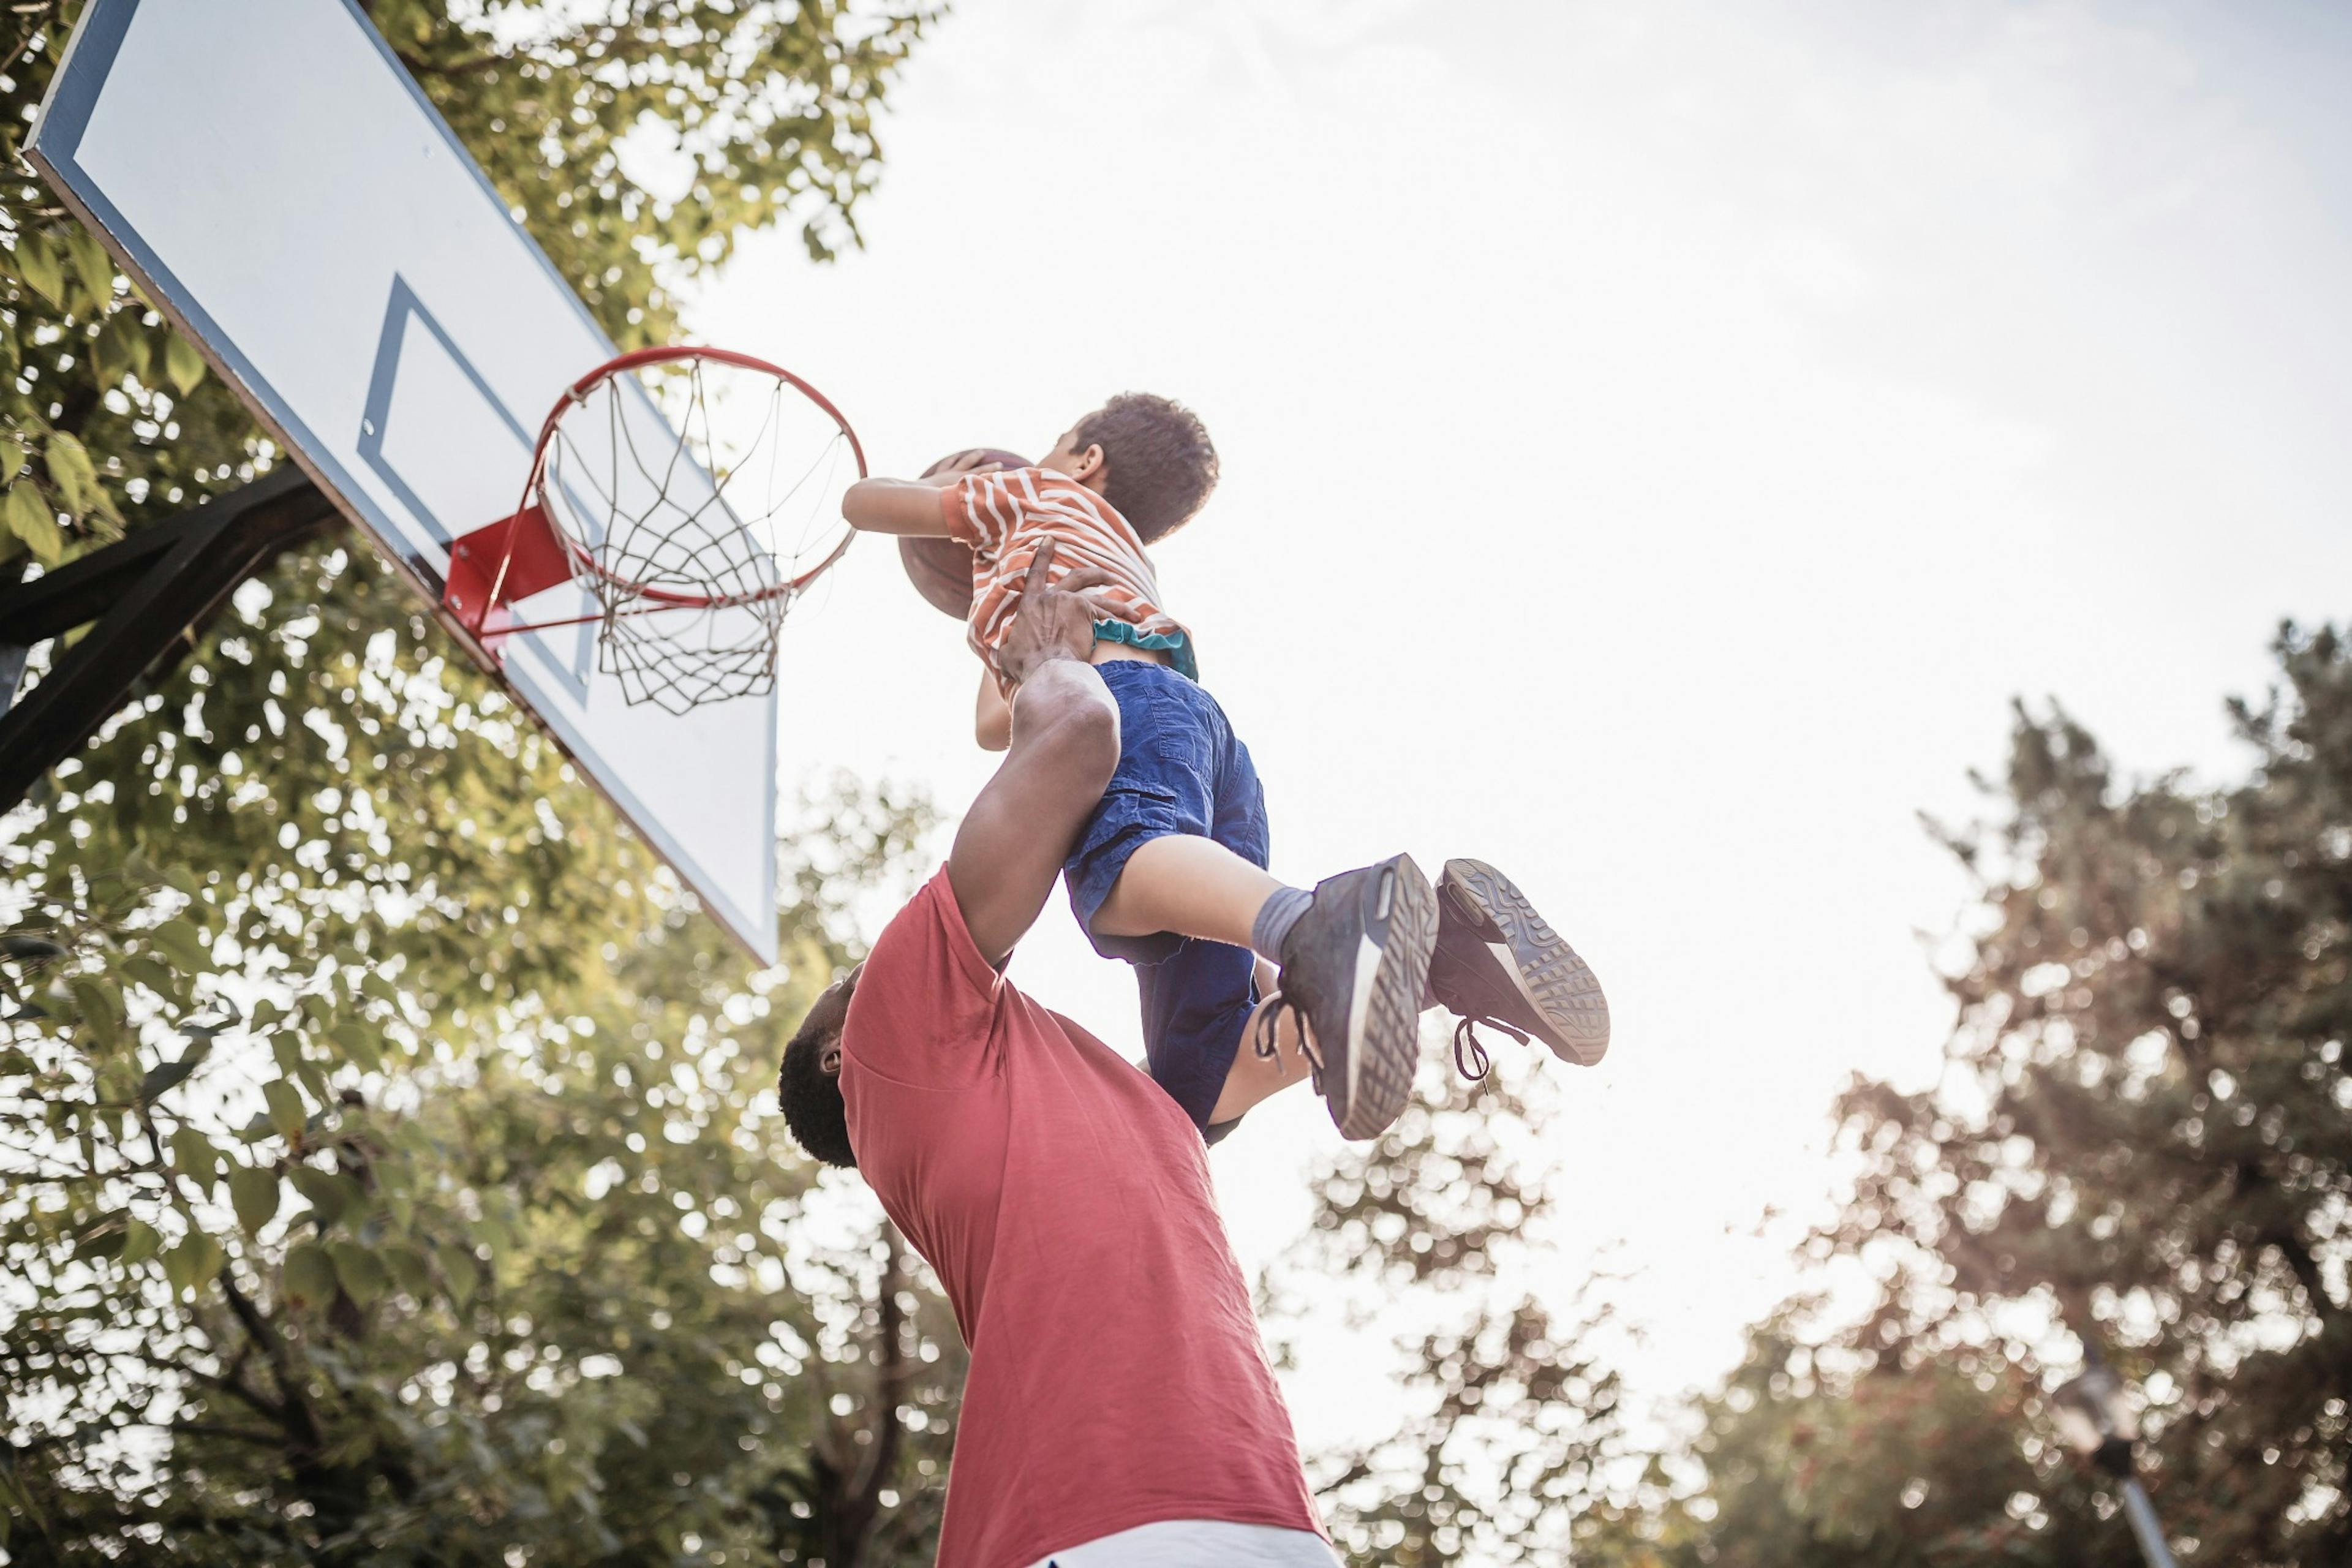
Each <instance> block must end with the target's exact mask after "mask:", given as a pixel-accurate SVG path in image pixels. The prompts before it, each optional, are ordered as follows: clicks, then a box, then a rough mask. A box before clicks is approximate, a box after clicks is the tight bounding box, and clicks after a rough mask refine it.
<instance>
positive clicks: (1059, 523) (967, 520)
mask: <svg viewBox="0 0 2352 1568" xmlns="http://www.w3.org/2000/svg"><path fill="white" fill-rule="evenodd" d="M940 514H941V517H942V518H943V520H944V521H946V523H947V529H948V532H950V534H952V535H954V536H955V537H956V538H958V539H960V540H961V541H963V542H965V543H966V544H969V545H971V619H970V620H969V621H968V622H966V623H965V627H964V630H965V636H966V638H967V640H969V641H970V642H971V648H972V651H973V652H974V653H977V654H978V655H980V657H981V659H982V662H983V663H985V664H986V665H987V666H988V667H989V668H991V669H994V668H996V657H995V656H996V650H997V649H999V648H1001V647H1003V646H1004V639H1005V637H1006V636H1007V635H1008V634H1009V633H1010V632H1011V631H1012V629H1013V616H1015V615H1017V614H1019V613H1020V609H1021V584H1022V579H1023V578H1024V577H1025V576H1027V575H1028V573H1029V563H1030V562H1031V561H1033V560H1034V559H1035V557H1036V554H1037V546H1038V545H1039V544H1041V543H1043V542H1045V541H1046V540H1047V539H1051V540H1053V541H1054V542H1055V543H1054V564H1053V566H1052V567H1051V569H1050V572H1051V575H1050V576H1049V578H1048V581H1050V582H1056V583H1058V582H1060V581H1061V580H1062V579H1063V578H1064V577H1066V576H1067V575H1068V574H1071V573H1072V572H1075V571H1076V570H1078V569H1079V568H1080V567H1082V566H1098V567H1100V568H1102V569H1103V570H1104V571H1105V572H1108V574H1110V577H1111V581H1110V582H1109V583H1108V584H1105V585H1104V586H1102V587H1100V588H1097V589H1094V590H1091V591H1090V593H1089V594H1088V597H1089V598H1090V599H1091V600H1092V602H1093V604H1094V605H1095V607H1096V608H1097V610H1098V611H1100V612H1102V614H1100V615H1097V616H1096V618H1095V640H1097V642H1103V641H1117V642H1129V643H1136V644H1137V646H1139V647H1167V648H1169V650H1170V652H1169V658H1171V661H1172V662H1173V663H1174V665H1175V667H1176V668H1177V670H1178V671H1179V672H1180V673H1181V674H1184V675H1187V676H1192V678H1193V679H1199V676H1198V673H1197V672H1196V670H1195V669H1194V668H1193V663H1192V637H1190V635H1188V634H1187V633H1186V632H1185V630H1184V627H1183V626H1182V625H1181V623H1179V622H1178V621H1177V620H1176V618H1175V617H1174V616H1171V615H1169V614H1168V612H1167V611H1165V610H1163V609H1161V608H1160V579H1159V578H1158V577H1157V576H1156V575H1155V574H1153V572H1152V570H1151V557H1150V556H1149V555H1146V554H1145V553H1144V552H1143V541H1142V540H1141V539H1139V538H1138V537H1137V536H1136V532H1135V529H1134V527H1133V526H1132V525H1131V524H1129V521H1127V519H1125V518H1123V517H1121V516H1119V514H1118V509H1117V508H1116V507H1114V506H1112V505H1111V504H1110V503H1109V502H1108V501H1107V500H1103V498H1102V497H1100V496H1098V495H1097V494H1095V492H1094V491H1092V490H1090V489H1087V487H1086V486H1084V485H1082V484H1080V483H1078V482H1077V481H1076V479H1070V478H1068V477H1067V476H1066V475H1063V474H1057V473H1055V471H1054V470H1053V469H1051V468H1013V469H1010V470H1007V471H1003V472H998V473H993V474H967V475H965V476H964V477H963V478H962V479H959V480H957V481H956V482H955V483H954V484H952V485H950V486H949V487H948V488H947V489H943V490H941V491H940ZM1112 626H1118V627H1124V628H1125V630H1124V631H1118V630H1107V629H1106V628H1108V627H1112ZM1139 637H1141V638H1143V639H1149V640H1142V641H1139Z"/></svg>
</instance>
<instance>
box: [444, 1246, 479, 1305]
mask: <svg viewBox="0 0 2352 1568" xmlns="http://www.w3.org/2000/svg"><path fill="white" fill-rule="evenodd" d="M433 1258H434V1261H436V1262H437V1263H438V1264H440V1265H441V1278H442V1279H446V1280H447V1281H448V1282H449V1299H450V1300H453V1301H456V1302H457V1303H458V1304H459V1305H461V1306H462V1305H464V1304H465V1303H466V1302H467V1301H470V1300H473V1299H474V1287H475V1286H477V1285H478V1284H480V1283H481V1279H482V1266H481V1264H480V1263H479V1262H478V1261H477V1260H476V1258H475V1257H474V1255H473V1254H472V1253H470V1252H468V1251H467V1250H466V1249H465V1248H464V1247H436V1249H435V1250H434V1254H433Z"/></svg>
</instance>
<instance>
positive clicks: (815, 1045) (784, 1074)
mask: <svg viewBox="0 0 2352 1568" xmlns="http://www.w3.org/2000/svg"><path fill="white" fill-rule="evenodd" d="M864 969H865V965H864V964H860V965H858V967H857V968H856V969H853V970H851V971H850V972H849V973H848V974H847V975H846V976H845V977H844V978H843V979H840V980H836V981H835V982H834V983H833V984H831V985H828V986H826V987H825V988H824V994H822V995H820V996H819V997H818V998H817V999H816V1000H815V1001H814V1003H812V1004H810V1005H809V1010H808V1013H807V1016H804V1017H803V1018H802V1019H801V1026H800V1027H799V1028H798V1029H797V1030H795V1031H793V1037H792V1039H791V1040H790V1041H789V1042H788V1043H787V1044H786V1045H785V1047H784V1062H783V1066H782V1068H780V1069H779V1070H778V1071H777V1073H776V1101H777V1103H778V1104H779V1105H780V1106H782V1108H783V1112H784V1125H785V1126H786V1127H788V1128H790V1129H792V1134H793V1139H794V1140H795V1141H797V1142H799V1144H800V1146H801V1147H802V1148H803V1149H805V1150H807V1151H808V1152H809V1154H810V1156H811V1157H812V1158H814V1159H818V1160H822V1161H824V1163H826V1164H828V1165H843V1166H847V1167H849V1168H850V1169H853V1170H854V1169H856V1165H857V1153H856V1151H855V1150H853V1149H852V1148H850V1146H849V1118H848V1114H847V1112H846V1111H845V1110H843V1108H842V1103H841V1025H842V1020H844V1019H845V1018H846V1017H848V1016H849V996H850V993H851V992H853V991H855V990H856V988H857V976H858V974H859V973H861V972H862V971H863V970H864Z"/></svg>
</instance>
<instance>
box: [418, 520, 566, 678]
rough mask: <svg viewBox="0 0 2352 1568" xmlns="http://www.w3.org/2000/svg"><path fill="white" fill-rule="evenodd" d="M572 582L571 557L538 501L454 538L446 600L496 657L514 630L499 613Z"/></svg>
mask: <svg viewBox="0 0 2352 1568" xmlns="http://www.w3.org/2000/svg"><path fill="white" fill-rule="evenodd" d="M571 580H572V559H571V557H570V555H569V554H567V553H566V552H565V551H564V548H563V542H562V540H560V539H558V538H557V537H556V536H555V530H554V528H553V527H552V526H551V524H550V523H549V522H548V521H547V513H546V512H545V511H544V510H541V507H540V504H539V503H538V502H537V501H535V500H534V501H532V502H531V503H530V504H529V505H528V506H526V507H524V508H523V509H522V510H520V511H518V512H516V513H515V514H514V515H513V516H511V517H504V518H500V519H499V521H496V522H493V523H490V524H488V526H487V527H483V528H478V529H476V530H474V531H473V532H471V533H467V534H461V535H459V536H458V537H457V539H456V540H455V541H454V542H451V544H450V546H449V575H448V578H447V580H446V582H445V583H444V584H442V589H441V603H442V605H443V606H444V607H446V609H447V610H448V611H449V613H450V614H451V615H452V616H456V617H457V624H458V625H460V626H464V627H465V628H466V630H467V631H468V632H471V633H472V634H474V637H475V638H476V639H477V640H478V641H479V642H480V643H481V645H482V647H484V649H485V650H487V651H488V653H489V655H490V657H491V658H499V644H500V643H502V642H503V641H504V640H505V637H506V635H507V634H508V633H509V632H511V631H513V630H514V629H515V628H514V627H512V626H499V625H496V624H494V619H495V618H496V617H498V616H499V612H501V611H503V610H504V609H505V608H506V607H507V606H508V605H512V604H514V603H515V602H516V601H517V600H520V599H528V598H530V596H531V595H534V594H542V593H545V592H546V591H547V590H548V589H550V588H552V587H555V586H557V585H559V584H563V583H568V582H570V581H571Z"/></svg>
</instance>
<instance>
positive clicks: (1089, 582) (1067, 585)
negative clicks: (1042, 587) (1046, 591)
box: [1054, 566, 1118, 594]
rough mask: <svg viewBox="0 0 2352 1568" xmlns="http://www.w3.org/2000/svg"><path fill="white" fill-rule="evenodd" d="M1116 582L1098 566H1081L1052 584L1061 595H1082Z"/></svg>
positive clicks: (1116, 579)
mask: <svg viewBox="0 0 2352 1568" xmlns="http://www.w3.org/2000/svg"><path fill="white" fill-rule="evenodd" d="M1117 582H1118V578H1116V577H1114V576H1112V575H1111V574H1109V573H1108V572H1106V571H1104V570H1103V569H1102V568H1101V567H1099V566H1081V567H1079V568H1078V569H1077V570H1076V571H1075V572H1072V573H1071V574H1069V575H1068V576H1066V577H1065V578H1063V579H1062V580H1061V581H1060V582H1058V583H1056V584H1054V588H1055V592H1057V593H1063V594H1083V593H1085V592H1086V591H1087V589H1089V588H1106V587H1108V586H1110V585H1111V584H1115V583H1117Z"/></svg>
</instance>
